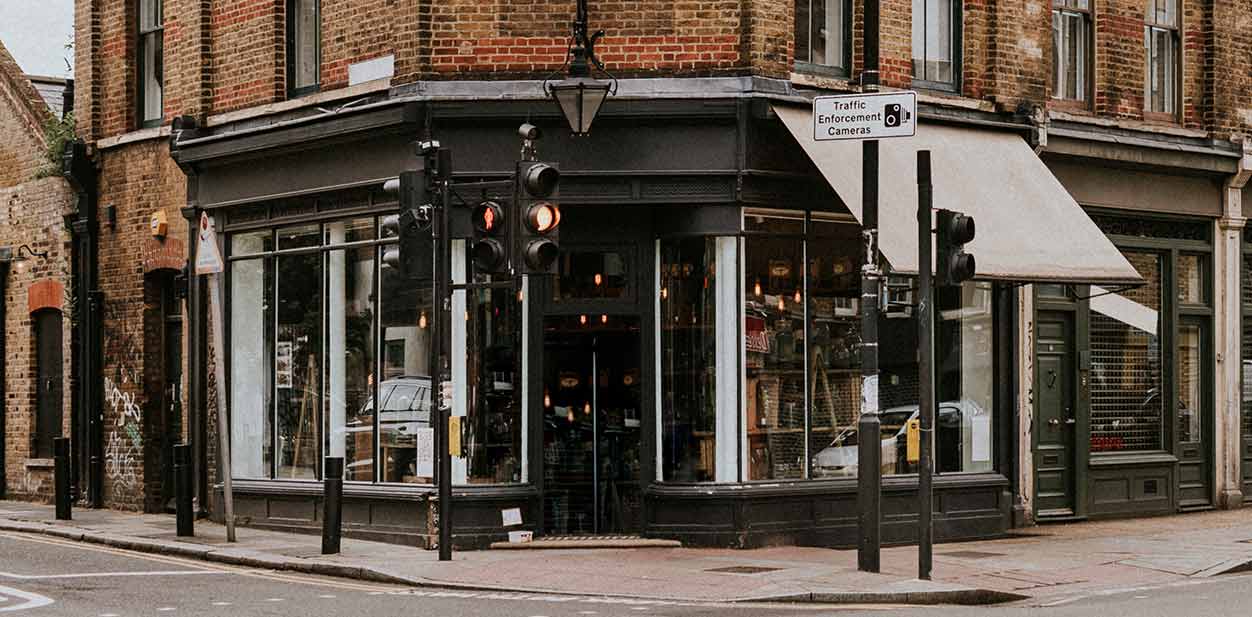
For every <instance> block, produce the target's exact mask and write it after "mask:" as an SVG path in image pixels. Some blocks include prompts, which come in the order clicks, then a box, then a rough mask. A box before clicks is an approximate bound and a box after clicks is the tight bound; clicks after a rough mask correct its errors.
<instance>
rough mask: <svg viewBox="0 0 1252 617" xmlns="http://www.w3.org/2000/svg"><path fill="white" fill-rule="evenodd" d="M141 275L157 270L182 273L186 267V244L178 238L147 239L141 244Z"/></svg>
mask: <svg viewBox="0 0 1252 617" xmlns="http://www.w3.org/2000/svg"><path fill="white" fill-rule="evenodd" d="M142 254H143V273H144V274H152V273H153V272H156V271H158V270H175V271H178V272H182V270H183V266H185V265H187V244H186V243H185V242H183V241H182V240H180V239H178V238H166V239H164V240H159V239H157V238H148V239H146V240H144V243H143V253H142Z"/></svg>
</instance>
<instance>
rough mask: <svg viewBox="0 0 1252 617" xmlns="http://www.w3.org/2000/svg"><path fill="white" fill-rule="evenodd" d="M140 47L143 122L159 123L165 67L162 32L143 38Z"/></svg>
mask: <svg viewBox="0 0 1252 617" xmlns="http://www.w3.org/2000/svg"><path fill="white" fill-rule="evenodd" d="M141 39H142V40H141V43H140V47H141V48H142V54H143V57H142V58H141V59H140V62H141V63H142V66H141V69H140V72H141V75H142V78H141V79H142V82H141V85H142V90H143V110H142V112H143V121H144V122H149V121H159V120H161V118H162V110H161V84H162V72H163V71H164V66H163V60H164V58H163V56H164V54H163V52H162V35H161V31H159V30H158V31H155V32H152V33H149V34H145V35H143V36H142V37H141Z"/></svg>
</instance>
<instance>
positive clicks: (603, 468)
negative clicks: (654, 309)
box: [542, 314, 643, 535]
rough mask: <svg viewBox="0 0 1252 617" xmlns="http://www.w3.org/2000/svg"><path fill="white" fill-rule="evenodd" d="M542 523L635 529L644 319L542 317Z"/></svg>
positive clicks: (592, 529)
mask: <svg viewBox="0 0 1252 617" xmlns="http://www.w3.org/2000/svg"><path fill="white" fill-rule="evenodd" d="M543 325H544V328H543V338H544V358H543V367H544V368H543V392H542V417H543V465H544V514H543V518H544V525H543V530H544V532H545V533H546V534H548V535H586V534H630V533H637V532H638V531H639V529H640V523H641V519H642V492H641V490H640V487H639V477H640V464H641V462H642V451H641V449H640V432H641V428H640V427H641V426H642V420H643V417H642V414H643V384H642V371H641V368H642V367H641V362H640V360H641V353H640V351H641V349H640V342H641V339H640V319H639V317H637V316H619V315H608V314H584V315H567V316H559V317H558V316H553V317H548V318H546V319H545V320H544V324H543Z"/></svg>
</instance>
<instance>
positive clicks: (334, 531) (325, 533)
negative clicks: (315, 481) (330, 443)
mask: <svg viewBox="0 0 1252 617" xmlns="http://www.w3.org/2000/svg"><path fill="white" fill-rule="evenodd" d="M322 470H323V472H324V473H325V475H324V476H323V480H322V487H323V488H322V508H323V511H322V554H323V555H335V554H338V553H339V540H340V538H341V537H342V536H343V457H341V456H328V457H326V463H325V465H324V466H323V467H322Z"/></svg>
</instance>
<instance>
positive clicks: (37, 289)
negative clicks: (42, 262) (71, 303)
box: [26, 279, 65, 315]
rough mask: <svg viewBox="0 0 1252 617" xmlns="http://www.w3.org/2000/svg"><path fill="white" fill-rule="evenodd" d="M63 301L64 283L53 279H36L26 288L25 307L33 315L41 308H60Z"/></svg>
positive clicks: (57, 309) (58, 309)
mask: <svg viewBox="0 0 1252 617" xmlns="http://www.w3.org/2000/svg"><path fill="white" fill-rule="evenodd" d="M64 301H65V284H64V283H62V282H61V281H57V280H53V279H44V280H42V281H36V282H34V283H32V284H31V286H30V287H28V288H27V289H26V308H27V310H28V311H29V312H30V313H31V314H32V315H33V314H34V313H35V312H36V311H40V310H43V309H53V310H56V311H60V310H61V305H62V303H63V302H64Z"/></svg>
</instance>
